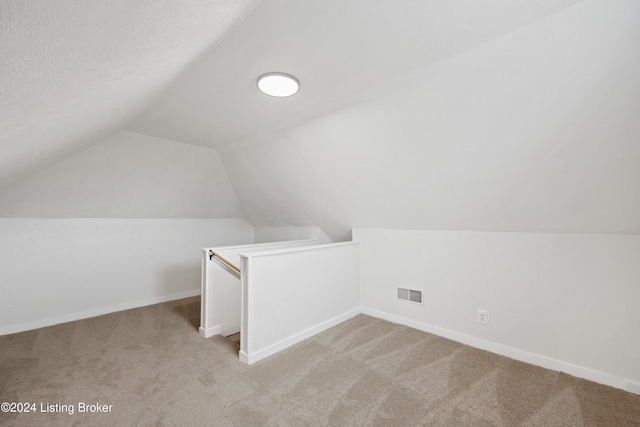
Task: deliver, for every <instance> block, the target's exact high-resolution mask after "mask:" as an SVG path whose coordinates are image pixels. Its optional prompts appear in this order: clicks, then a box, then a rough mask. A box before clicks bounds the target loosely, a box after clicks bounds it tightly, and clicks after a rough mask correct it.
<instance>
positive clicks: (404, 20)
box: [0, 0, 640, 239]
mask: <svg viewBox="0 0 640 427" xmlns="http://www.w3.org/2000/svg"><path fill="white" fill-rule="evenodd" d="M34 4H35V5H37V7H36V8H35V9H33V5H34ZM0 8H2V9H1V10H0V12H1V13H0V17H1V18H0V24H1V25H0V31H2V34H1V35H2V45H0V49H1V52H2V59H3V61H2V65H1V67H2V68H1V69H0V71H1V72H2V76H3V79H2V81H1V82H0V89H1V90H2V96H1V98H0V108H1V112H2V117H1V120H2V121H1V122H0V130H1V138H2V141H1V145H0V186H2V185H4V184H6V183H7V182H9V181H10V180H12V179H16V177H19V176H20V175H21V174H25V173H28V172H30V171H34V170H37V169H38V168H39V167H44V166H47V165H50V164H52V163H53V162H55V161H56V159H58V158H61V157H63V156H67V155H69V154H71V153H73V152H75V151H77V150H79V149H82V148H84V147H86V146H87V145H89V144H92V143H93V144H96V143H99V142H101V141H102V140H104V139H105V137H106V136H110V135H111V134H115V133H117V132H120V131H122V130H128V131H131V132H137V133H140V134H146V135H150V136H155V137H159V138H164V139H168V140H174V141H179V142H185V143H190V144H195V145H200V146H204V147H210V148H218V149H219V152H220V156H221V159H222V161H223V164H224V168H225V170H226V171H227V173H228V176H229V179H230V182H231V184H232V186H233V188H234V191H235V193H236V195H237V197H238V199H239V201H240V203H241V205H242V211H243V213H244V214H245V216H246V217H247V219H248V220H249V221H250V222H251V223H253V224H254V225H257V226H262V225H265V226H268V225H299V226H309V225H318V226H320V227H322V229H323V230H324V231H325V232H326V233H327V234H329V235H330V237H332V238H334V239H341V238H343V237H345V236H346V235H347V234H348V231H349V230H350V229H351V228H352V227H374V228H381V227H384V228H415V229H448V230H484V231H533V232H577V233H640V191H639V188H640V168H638V167H637V165H638V164H640V141H639V140H638V135H640V120H638V117H640V80H639V79H638V75H640V50H639V49H638V48H637V46H640V2H638V1H637V0H510V1H504V0H482V1H469V0H447V1H445V0H423V1H416V0H349V1H343V0H325V1H317V0H314V1H311V0H262V1H261V2H259V3H256V2H254V1H249V0H246V1H245V2H237V1H228V2H213V3H212V2H142V1H138V2H131V1H124V0H114V1H110V2H105V3H101V4H98V5H94V4H90V3H89V2H82V1H79V0H67V1H64V2H57V3H56V2H49V1H46V0H42V1H40V2H15V3H14V2H7V1H4V2H1V3H0ZM196 58H197V59H196ZM269 71H283V72H288V73H291V74H293V75H295V76H296V77H298V78H299V79H300V82H301V86H302V87H301V91H300V92H299V93H298V94H297V95H296V96H294V97H291V98H286V99H274V98H271V97H267V96H264V95H261V94H260V93H259V92H258V91H257V89H256V78H257V77H258V76H259V75H261V74H263V73H265V72H269Z"/></svg>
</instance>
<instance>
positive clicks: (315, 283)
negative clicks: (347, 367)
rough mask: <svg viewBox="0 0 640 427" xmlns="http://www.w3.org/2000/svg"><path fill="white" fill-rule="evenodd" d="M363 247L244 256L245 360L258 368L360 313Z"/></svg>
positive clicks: (345, 245) (322, 247)
mask: <svg viewBox="0 0 640 427" xmlns="http://www.w3.org/2000/svg"><path fill="white" fill-rule="evenodd" d="M358 249H359V245H358V244H357V243H353V242H348V243H335V244H327V245H317V246H310V247H303V248H296V249H286V250H279V251H266V252H254V253H251V254H246V255H243V256H242V267H241V269H242V304H243V306H242V332H241V336H240V340H241V344H240V347H241V348H240V357H241V360H243V361H244V362H245V363H249V364H250V363H254V362H257V361H258V360H260V359H262V358H264V357H267V356H269V355H271V354H274V353H275V352H277V351H280V350H282V349H284V348H286V347H288V346H290V345H293V344H295V343H296V342H299V341H302V340H303V339H305V338H308V337H309V336H311V335H313V334H315V333H318V332H320V331H322V330H324V329H326V328H328V327H331V326H333V325H335V324H337V323H339V322H341V321H343V320H346V319H347V318H348V317H350V316H354V315H355V314H357V313H359V311H360V281H359V275H360V268H359V255H358Z"/></svg>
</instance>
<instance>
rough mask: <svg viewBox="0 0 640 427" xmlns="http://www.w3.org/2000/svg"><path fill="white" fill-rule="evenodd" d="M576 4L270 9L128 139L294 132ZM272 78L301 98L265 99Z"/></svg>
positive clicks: (356, 4)
mask: <svg viewBox="0 0 640 427" xmlns="http://www.w3.org/2000/svg"><path fill="white" fill-rule="evenodd" d="M578 2H579V0H510V1H504V0H483V1H474V2H471V1H468V0H448V1H434V0H429V1H408V0H402V1H398V0H376V1H371V0H349V1H344V0H324V1H317V0H263V1H262V2H261V3H260V5H258V6H257V7H256V8H255V9H254V10H253V12H252V13H251V14H250V16H248V18H247V19H246V20H245V21H244V22H243V23H242V24H241V25H239V26H238V27H237V28H236V29H235V30H234V31H233V32H232V33H231V34H230V35H229V37H227V38H225V40H224V41H223V42H222V43H221V44H220V45H219V46H217V47H216V48H215V49H213V50H211V51H210V52H209V53H208V54H207V55H205V56H203V58H202V59H201V60H200V61H199V62H198V63H197V64H196V65H195V66H194V67H192V68H191V69H190V70H188V71H187V72H186V73H185V74H183V75H182V77H181V78H180V80H179V81H178V82H177V83H176V84H175V85H174V86H172V87H171V88H170V89H169V90H168V91H167V92H166V93H165V94H164V96H163V97H162V99H161V100H159V101H158V102H157V103H155V104H154V106H153V107H152V108H151V109H149V111H147V112H146V114H144V115H142V116H141V117H140V118H139V119H138V120H137V121H135V122H134V123H132V125H131V127H130V130H132V131H135V132H139V133H145V134H148V135H153V136H157V137H162V138H167V139H173V140H178V141H182V142H188V143H192V144H197V145H202V146H208V147H220V146H224V145H226V144H229V143H230V142H234V141H238V140H241V139H243V138H246V137H249V136H252V135H256V134H264V133H267V132H271V131H276V130H282V129H286V128H290V127H292V126H295V125H298V124H301V123H304V122H306V121H308V120H309V119H311V118H314V117H318V116H319V115H322V114H324V113H327V112H330V111H333V110H335V109H338V108H341V107H344V106H345V105H348V104H349V103H350V102H354V100H353V99H352V96H354V95H357V94H358V93H359V92H361V91H363V90H365V89H368V88H370V87H372V86H375V85H378V84H380V83H382V82H385V81H387V80H389V79H391V78H394V77H396V76H398V75H400V74H403V73H406V72H408V71H409V70H411V69H413V68H416V67H419V66H423V65H425V64H428V63H431V62H434V61H437V60H440V59H443V58H446V57H448V56H451V55H454V54H456V53H459V52H461V51H464V50H467V49H470V48H473V47H474V46H477V45H480V44H482V43H484V42H486V41H488V40H491V39H493V38H496V37H499V36H501V35H503V34H506V33H509V32H511V31H513V30H515V29H517V28H520V27H522V26H526V25H528V24H530V23H531V22H534V21H536V20H537V19H540V18H542V17H544V16H547V15H549V14H552V13H554V12H557V11H558V10H562V9H563V8H566V7H568V6H570V5H572V4H575V3H578ZM270 71H282V72H287V73H290V74H293V75H295V76H296V77H297V78H298V79H299V80H300V82H301V85H302V89H301V91H300V93H299V95H297V96H294V97H292V98H288V99H279V100H274V99H272V98H269V97H265V96H263V95H261V94H260V93H259V92H258V91H257V89H256V79H257V77H258V76H260V75H261V74H263V73H265V72H270Z"/></svg>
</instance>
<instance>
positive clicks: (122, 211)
mask: <svg viewBox="0 0 640 427" xmlns="http://www.w3.org/2000/svg"><path fill="white" fill-rule="evenodd" d="M0 217H32V218H36V217H38V218H41V217H44V218H242V217H243V215H242V211H241V209H240V205H239V202H238V200H237V198H236V196H235V193H234V192H233V189H232V188H231V185H230V183H229V180H228V178H227V175H226V171H225V169H224V167H223V165H222V163H221V161H220V157H219V155H218V153H217V151H216V150H211V149H206V148H202V147H196V146H193V145H189V144H183V143H179V142H175V141H168V140H165V139H160V138H154V137H150V136H146V135H139V134H136V133H131V132H123V133H121V134H118V135H116V136H115V137H113V138H111V139H109V140H107V141H104V142H101V143H99V144H97V145H95V146H93V147H91V148H89V149H87V150H85V151H82V152H80V153H79V154H77V155H75V156H73V157H71V158H69V159H67V160H64V161H62V162H60V163H58V164H56V165H54V166H52V167H51V168H49V169H47V170H44V171H42V172H41V173H39V174H37V175H34V176H31V177H29V178H27V179H25V180H23V181H20V182H18V183H16V184H14V185H12V186H9V187H7V188H4V189H2V190H0Z"/></svg>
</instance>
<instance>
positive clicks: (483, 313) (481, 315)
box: [478, 310, 489, 325]
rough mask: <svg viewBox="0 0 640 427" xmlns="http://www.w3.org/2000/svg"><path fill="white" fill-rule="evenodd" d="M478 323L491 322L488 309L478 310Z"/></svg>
mask: <svg viewBox="0 0 640 427" xmlns="http://www.w3.org/2000/svg"><path fill="white" fill-rule="evenodd" d="M478 323H483V324H485V325H486V324H487V323H489V312H488V311H487V310H478Z"/></svg>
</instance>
